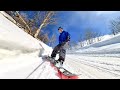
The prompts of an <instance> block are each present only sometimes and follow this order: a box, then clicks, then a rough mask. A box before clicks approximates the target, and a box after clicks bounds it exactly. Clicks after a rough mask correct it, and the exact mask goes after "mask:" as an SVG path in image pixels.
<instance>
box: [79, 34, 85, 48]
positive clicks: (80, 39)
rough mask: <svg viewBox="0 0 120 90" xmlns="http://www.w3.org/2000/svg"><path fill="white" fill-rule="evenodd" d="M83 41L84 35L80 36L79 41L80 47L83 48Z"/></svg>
mask: <svg viewBox="0 0 120 90" xmlns="http://www.w3.org/2000/svg"><path fill="white" fill-rule="evenodd" d="M83 40H84V37H83V35H80V36H79V40H78V42H79V43H80V47H83V46H84V42H83Z"/></svg>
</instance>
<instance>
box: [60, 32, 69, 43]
mask: <svg viewBox="0 0 120 90" xmlns="http://www.w3.org/2000/svg"><path fill="white" fill-rule="evenodd" d="M67 41H70V34H69V33H68V32H66V31H63V32H62V33H60V36H59V44H61V43H63V42H67Z"/></svg>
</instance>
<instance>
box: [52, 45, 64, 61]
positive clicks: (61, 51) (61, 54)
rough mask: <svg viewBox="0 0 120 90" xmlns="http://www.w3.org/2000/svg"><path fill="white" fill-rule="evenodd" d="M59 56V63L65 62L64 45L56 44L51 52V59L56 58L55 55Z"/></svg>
mask: <svg viewBox="0 0 120 90" xmlns="http://www.w3.org/2000/svg"><path fill="white" fill-rule="evenodd" d="M57 53H58V54H59V59H58V60H59V61H61V60H62V61H63V62H64V61H65V55H66V48H65V44H64V45H60V44H58V45H57V46H56V47H55V48H54V49H53V51H52V54H51V57H56V54H57Z"/></svg>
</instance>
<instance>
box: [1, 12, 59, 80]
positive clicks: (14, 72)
mask: <svg viewBox="0 0 120 90" xmlns="http://www.w3.org/2000/svg"><path fill="white" fill-rule="evenodd" d="M6 17H7V18H9V19H11V20H12V17H10V16H7V14H5V12H4V11H0V78H13V79H14V78H19V79H20V78H22V79H25V78H26V77H27V76H28V75H29V74H30V73H31V72H32V71H33V70H34V69H35V68H36V67H37V66H38V65H40V64H41V66H40V68H39V70H37V71H35V73H36V74H35V75H33V74H32V75H31V76H30V77H28V78H36V76H37V78H40V79H42V78H44V79H47V78H48V79H50V78H59V77H58V76H56V73H55V72H56V71H55V70H54V68H52V67H51V66H50V63H49V62H45V63H43V60H42V58H41V57H40V56H42V55H50V54H51V51H52V48H51V47H49V46H47V45H46V44H44V43H43V42H41V41H38V40H37V39H35V38H33V37H32V36H30V35H29V34H27V33H26V32H24V31H23V30H22V29H21V28H19V27H18V26H17V25H15V24H14V23H13V22H11V21H10V20H9V19H7V18H6ZM43 48H44V49H45V50H44V49H43ZM42 63H43V64H42ZM40 73H42V74H40Z"/></svg>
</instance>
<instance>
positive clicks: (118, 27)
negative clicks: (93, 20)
mask: <svg viewBox="0 0 120 90" xmlns="http://www.w3.org/2000/svg"><path fill="white" fill-rule="evenodd" d="M110 29H111V32H112V34H113V35H116V34H118V33H119V32H120V17H119V18H116V19H114V20H111V21H110Z"/></svg>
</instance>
